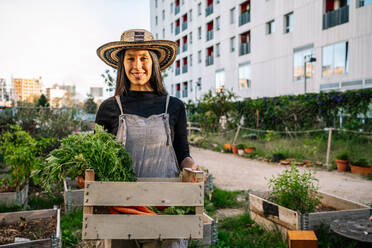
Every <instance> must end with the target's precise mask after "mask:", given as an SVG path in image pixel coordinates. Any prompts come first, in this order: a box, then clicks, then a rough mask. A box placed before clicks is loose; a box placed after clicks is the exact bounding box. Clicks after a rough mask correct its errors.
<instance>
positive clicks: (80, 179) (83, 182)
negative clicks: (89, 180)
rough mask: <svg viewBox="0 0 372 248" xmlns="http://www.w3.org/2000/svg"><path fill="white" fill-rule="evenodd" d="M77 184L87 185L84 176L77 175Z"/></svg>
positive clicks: (82, 186) (81, 186)
mask: <svg viewBox="0 0 372 248" xmlns="http://www.w3.org/2000/svg"><path fill="white" fill-rule="evenodd" d="M76 184H77V186H78V187H79V188H84V187H85V179H84V177H82V176H77V177H76Z"/></svg>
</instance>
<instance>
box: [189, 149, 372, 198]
mask: <svg viewBox="0 0 372 248" xmlns="http://www.w3.org/2000/svg"><path fill="white" fill-rule="evenodd" d="M190 150H191V151H190V153H191V156H192V157H193V158H194V159H195V161H196V162H197V163H198V164H199V165H200V166H202V167H205V168H207V169H208V170H209V172H210V173H211V174H212V175H213V182H214V184H215V185H217V186H218V187H220V188H222V189H225V190H248V189H252V190H255V191H266V190H267V181H266V179H265V178H271V176H272V175H276V174H278V173H280V172H282V171H283V170H285V169H286V168H288V166H283V165H279V164H277V163H267V162H262V161H257V160H252V159H247V158H242V157H239V156H237V155H233V154H229V153H220V152H214V151H211V150H206V149H201V148H197V147H190ZM301 169H302V170H304V169H307V168H301ZM310 169H311V168H310ZM315 177H316V178H318V179H319V186H320V190H321V191H324V192H327V193H331V194H334V195H337V196H340V197H343V198H345V199H348V200H353V201H357V202H361V203H364V204H368V205H372V181H371V180H366V179H364V178H362V177H361V176H359V175H354V174H351V173H349V172H337V171H327V170H323V169H318V170H317V172H316V174H315Z"/></svg>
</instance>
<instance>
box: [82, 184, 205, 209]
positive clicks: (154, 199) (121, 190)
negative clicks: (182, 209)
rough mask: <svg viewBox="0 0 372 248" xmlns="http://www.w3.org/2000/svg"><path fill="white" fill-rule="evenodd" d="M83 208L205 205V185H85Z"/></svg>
mask: <svg viewBox="0 0 372 248" xmlns="http://www.w3.org/2000/svg"><path fill="white" fill-rule="evenodd" d="M85 184H86V187H85V194H84V206H117V205H118V206H203V204H204V185H203V183H174V182H87V181H86V182H85Z"/></svg>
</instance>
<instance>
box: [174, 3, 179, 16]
mask: <svg viewBox="0 0 372 248" xmlns="http://www.w3.org/2000/svg"><path fill="white" fill-rule="evenodd" d="M180 10H181V8H180V6H179V5H176V6H175V7H174V14H175V15H177V14H178V13H180Z"/></svg>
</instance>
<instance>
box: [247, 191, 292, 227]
mask: <svg viewBox="0 0 372 248" xmlns="http://www.w3.org/2000/svg"><path fill="white" fill-rule="evenodd" d="M264 204H266V205H269V206H272V207H274V208H277V211H275V212H277V214H276V215H274V214H267V213H266V212H265V210H264V208H263V205H264ZM249 208H250V210H251V211H253V212H255V213H256V214H258V215H260V216H262V217H265V218H266V219H269V220H271V221H273V222H275V223H277V224H279V225H281V226H283V227H286V228H287V229H290V230H291V229H294V230H295V229H298V228H299V223H298V214H297V212H295V211H293V210H291V209H288V208H285V207H282V206H280V205H278V204H275V203H273V202H270V201H267V200H265V199H263V198H261V197H258V196H256V195H254V194H249Z"/></svg>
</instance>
